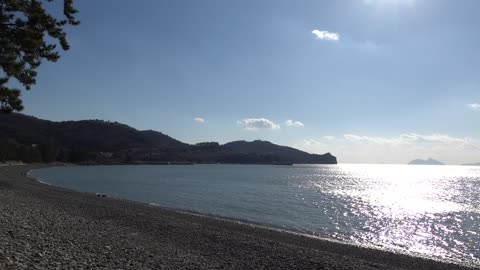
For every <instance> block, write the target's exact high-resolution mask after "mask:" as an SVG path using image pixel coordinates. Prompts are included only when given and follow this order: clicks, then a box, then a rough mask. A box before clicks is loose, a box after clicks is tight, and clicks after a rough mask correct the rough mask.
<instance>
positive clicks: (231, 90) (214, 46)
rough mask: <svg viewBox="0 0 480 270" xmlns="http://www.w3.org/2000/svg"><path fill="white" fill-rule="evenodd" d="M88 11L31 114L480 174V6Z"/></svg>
mask: <svg viewBox="0 0 480 270" xmlns="http://www.w3.org/2000/svg"><path fill="white" fill-rule="evenodd" d="M75 4H76V7H77V9H78V10H79V11H80V13H79V16H78V17H79V19H80V20H81V22H82V23H81V25H80V26H78V27H76V28H74V29H69V30H68V33H69V40H70V43H71V50H70V51H68V52H66V53H64V54H63V56H62V58H61V59H60V61H59V62H57V63H55V64H52V63H45V64H44V65H42V66H41V68H40V70H39V77H38V83H37V85H36V86H35V87H34V88H33V89H32V90H31V91H29V92H24V93H23V97H24V103H25V106H26V109H25V111H24V113H26V114H30V115H34V116H37V117H40V118H45V119H50V120H71V119H73V120H77V119H92V118H94V119H105V120H113V121H119V122H123V123H126V124H129V125H131V126H133V127H135V128H138V129H154V130H158V131H161V132H164V133H166V134H169V135H170V136H172V137H175V138H177V139H179V140H182V141H185V142H188V143H196V142H202V141H219V142H221V143H224V142H228V141H232V140H238V139H246V140H253V139H263V140H270V141H272V142H275V143H278V144H284V145H289V146H294V147H298V148H301V149H303V150H306V151H309V152H315V153H324V152H332V153H333V154H334V155H336V156H337V157H338V159H339V161H340V162H352V163H376V162H386V163H405V162H408V161H409V160H411V159H414V158H427V157H433V158H436V159H439V160H442V161H444V162H446V163H449V164H458V163H464V162H480V150H479V148H478V147H480V143H479V140H480V125H478V123H479V119H480V105H479V103H480V91H479V89H480V76H478V70H480V54H479V49H478V48H480V35H478V25H480V17H478V16H477V11H478V10H479V9H480V2H479V1H475V0H471V1H467V0H459V1H446V0H445V1H443V0H351V1H346V0H345V1H313V0H312V1H281V0H264V1H258V0H242V1H224V0H202V1H194V0H189V1H185V0H176V1H167V0H162V1H153V0H142V1H118V0H116V1H114V0H102V1H76V3H75ZM195 118H201V119H195ZM202 120H203V121H202ZM288 120H291V121H289V122H287V121H288Z"/></svg>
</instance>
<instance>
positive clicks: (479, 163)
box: [462, 162, 480, 166]
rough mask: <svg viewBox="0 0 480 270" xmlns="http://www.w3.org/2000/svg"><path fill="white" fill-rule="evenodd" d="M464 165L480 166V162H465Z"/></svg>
mask: <svg viewBox="0 0 480 270" xmlns="http://www.w3.org/2000/svg"><path fill="white" fill-rule="evenodd" d="M462 165H463V166H480V162H476V163H465V164H462Z"/></svg>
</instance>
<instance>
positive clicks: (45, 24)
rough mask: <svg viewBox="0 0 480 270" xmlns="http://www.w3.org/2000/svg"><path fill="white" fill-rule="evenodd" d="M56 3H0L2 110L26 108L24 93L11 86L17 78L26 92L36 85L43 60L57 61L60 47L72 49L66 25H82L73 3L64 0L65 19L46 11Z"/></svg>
mask: <svg viewBox="0 0 480 270" xmlns="http://www.w3.org/2000/svg"><path fill="white" fill-rule="evenodd" d="M52 1H53V0H43V1H42V0H0V67H1V71H0V111H1V112H11V111H20V110H22V109H23V105H22V100H21V98H20V94H21V92H20V90H19V89H17V88H12V87H9V86H8V83H9V81H10V79H11V78H15V79H16V80H17V81H18V82H19V83H20V84H21V85H23V87H24V88H25V89H26V90H30V89H31V87H32V85H34V84H35V83H36V77H37V68H38V67H39V66H40V64H41V63H42V60H47V61H50V62H56V61H57V60H58V59H59V58H60V55H59V51H58V49H57V45H58V44H60V47H61V48H62V49H63V50H68V49H69V44H68V42H67V34H66V32H65V31H64V27H65V26H66V25H78V24H79V21H77V20H76V19H75V17H74V15H75V14H76V13H77V10H76V9H75V8H74V7H73V0H64V2H63V17H62V18H55V17H54V15H52V14H50V13H49V12H48V11H47V10H46V9H45V3H46V2H52Z"/></svg>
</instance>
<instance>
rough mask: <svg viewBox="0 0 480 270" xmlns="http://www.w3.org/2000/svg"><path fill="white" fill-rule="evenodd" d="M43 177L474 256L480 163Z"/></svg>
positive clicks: (455, 256) (417, 249)
mask: <svg viewBox="0 0 480 270" xmlns="http://www.w3.org/2000/svg"><path fill="white" fill-rule="evenodd" d="M32 174H33V175H34V176H35V177H38V178H40V179H41V180H43V181H45V182H48V183H51V184H54V185H58V186H64V187H69V188H73V189H77V190H81V191H88V192H99V193H107V194H110V195H112V196H117V197H122V198H128V199H131V200H137V201H143V202H148V203H155V204H158V205H161V206H166V207H173V208H180V209H186V210H194V211H198V212H203V213H210V214H215V215H221V216H226V217H231V218H236V219H242V220H248V221H252V222H256V223H261V224H265V225H269V226H274V227H279V228H283V229H288V230H295V231H299V232H302V233H307V234H313V235H317V236H321V237H327V238H332V239H337V240H340V241H344V242H349V243H354V244H360V245H366V246H371V247H372V246H373V247H378V248H382V249H389V250H396V251H402V252H407V253H410V254H415V255H421V256H427V257H433V258H437V259H442V260H448V261H456V262H463V263H468V264H475V265H477V266H478V265H480V167H470V166H412V165H315V166H308V165H305V166H302V165H298V166H259V165H194V166H96V167H64V168H49V169H42V170H36V171H34V172H32Z"/></svg>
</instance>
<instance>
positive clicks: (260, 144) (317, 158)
mask: <svg viewBox="0 0 480 270" xmlns="http://www.w3.org/2000/svg"><path fill="white" fill-rule="evenodd" d="M224 146H225V147H226V148H228V149H230V150H232V151H233V152H236V153H241V154H252V153H255V154H261V155H272V156H275V157H277V158H278V159H279V160H278V161H279V162H285V163H327V164H337V159H336V157H334V156H333V155H332V154H330V153H326V154H324V155H316V154H309V153H306V152H303V151H300V150H298V149H295V148H292V147H288V146H280V145H276V144H273V143H271V142H268V141H260V140H256V141H253V142H247V141H234V142H230V143H227V144H225V145H224Z"/></svg>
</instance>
